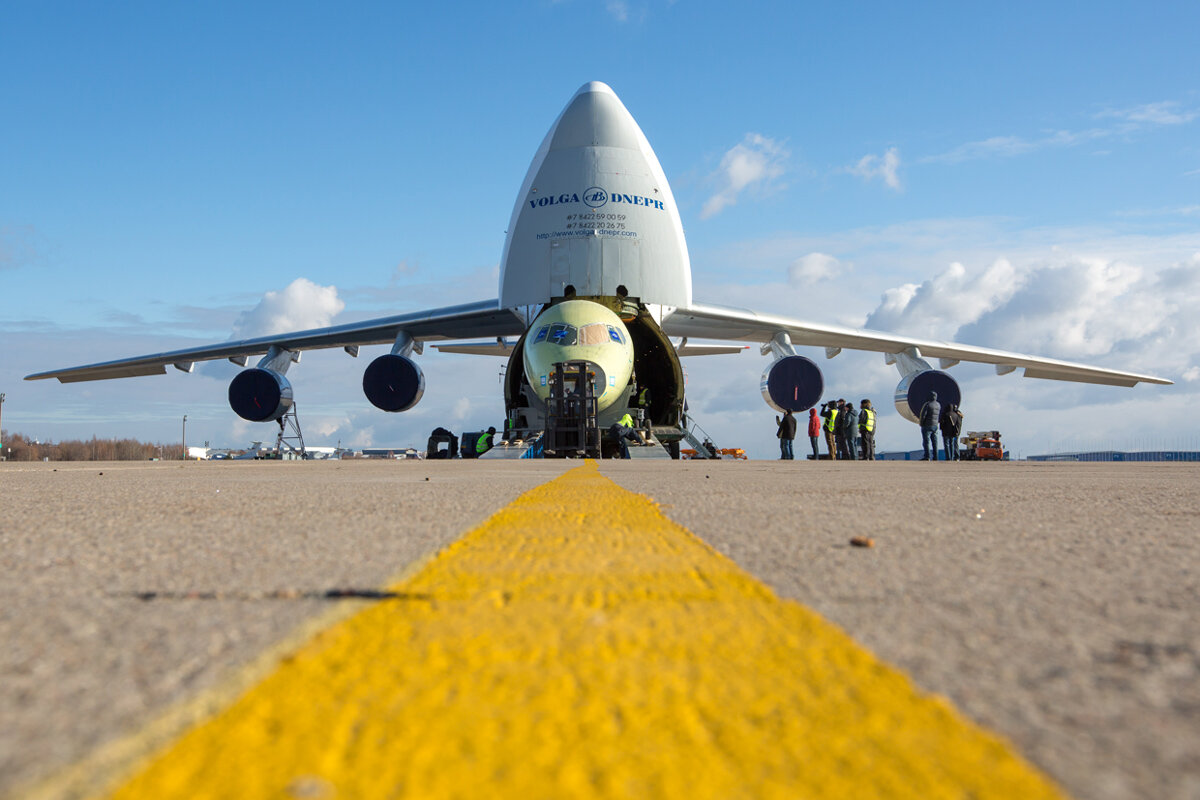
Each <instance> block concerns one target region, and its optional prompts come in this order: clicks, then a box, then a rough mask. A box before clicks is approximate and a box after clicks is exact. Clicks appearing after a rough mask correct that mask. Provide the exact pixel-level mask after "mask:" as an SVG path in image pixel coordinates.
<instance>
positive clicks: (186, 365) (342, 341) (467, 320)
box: [25, 300, 525, 383]
mask: <svg viewBox="0 0 1200 800" xmlns="http://www.w3.org/2000/svg"><path fill="white" fill-rule="evenodd" d="M524 330H525V323H524V322H523V321H522V319H521V317H519V316H518V315H517V314H516V313H515V312H513V311H510V310H508V309H503V308H500V303H499V301H498V300H486V301H483V302H479V303H468V304H465V305H460V306H447V307H445V308H435V309H432V310H430V311H418V312H416V313H412V314H400V315H397V316H393V317H383V318H380V319H371V320H364V321H362V322H351V323H348V324H346V325H334V326H331V327H328V328H313V329H311V330H306V331H296V332H294V333H278V334H273V335H271V336H259V337H256V338H254V339H241V340H236V341H228V342H219V343H217V344H211V345H203V346H200V347H189V348H185V349H183V350H172V351H170V352H166V353H153V354H151V355H145V356H135V357H133V358H122V359H118V360H116V361H104V362H101V363H99V364H87V365H85V366H81V367H68V368H66V369H56V370H50V371H48V372H38V373H35V374H33V375H27V376H26V377H25V380H27V381H36V380H42V379H45V378H58V380H59V381H60V382H62V383H74V382H76V381H99V380H107V379H109V378H131V377H134V376H138V375H162V374H164V373H165V372H166V371H167V366H169V365H170V366H174V367H175V368H176V369H180V370H183V371H184V372H191V370H192V366H193V364H194V363H195V362H197V361H213V360H216V359H221V358H228V359H230V360H233V361H236V362H237V363H241V364H245V362H246V359H247V358H248V357H249V356H254V355H262V354H264V353H266V352H267V351H268V350H270V349H271V348H272V347H278V348H280V349H283V350H287V351H290V352H294V353H298V352H301V351H304V350H320V349H323V348H330V347H344V348H346V349H347V351H348V352H351V353H352V354H355V355H357V352H358V350H357V349H358V347H360V346H361V345H371V344H391V343H392V342H394V341H395V340H396V337H397V335H399V334H400V333H402V332H403V333H407V334H408V335H409V336H411V337H412V338H413V340H414V341H417V342H422V341H426V340H431V339H461V338H468V337H477V336H491V337H501V336H519V335H520V334H521V333H522V332H524Z"/></svg>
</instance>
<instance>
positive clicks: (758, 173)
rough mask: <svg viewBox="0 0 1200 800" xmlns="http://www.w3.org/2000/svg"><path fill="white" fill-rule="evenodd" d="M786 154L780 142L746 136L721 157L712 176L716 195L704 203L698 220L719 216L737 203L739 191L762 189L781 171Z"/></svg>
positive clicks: (761, 137) (762, 137) (755, 136)
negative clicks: (716, 187)
mask: <svg viewBox="0 0 1200 800" xmlns="http://www.w3.org/2000/svg"><path fill="white" fill-rule="evenodd" d="M788 155H789V153H788V151H787V149H786V148H784V146H783V144H782V143H781V142H777V141H775V140H774V139H769V138H767V137H766V136H762V135H760V134H757V133H748V134H746V138H745V139H743V140H742V141H741V142H740V143H739V144H736V145H734V146H733V147H732V148H730V149H729V151H728V152H726V153H725V155H724V156H723V157H722V158H721V166H720V167H719V168H718V169H717V171H716V172H715V173H714V174H713V176H712V177H713V179H714V181H715V182H716V184H717V186H718V187H719V188H718V189H717V192H716V193H715V194H714V195H713V196H712V197H710V198H708V201H707V202H705V204H704V208H702V209H701V211H700V218H701V219H708V218H710V217H713V216H715V215H717V214H719V213H720V212H721V211H722V210H724V209H725V208H726V207H727V206H732V205H734V204H736V203H737V201H738V197H739V196H741V194H742V192H745V191H748V190H755V189H757V190H760V191H761V190H764V189H766V188H768V187H769V186H770V185H771V182H772V181H774V180H776V179H778V178H779V177H780V176H781V175H783V173H784V171H785V165H786V163H787V159H788Z"/></svg>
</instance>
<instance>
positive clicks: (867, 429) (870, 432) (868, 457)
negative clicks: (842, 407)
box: [858, 397, 875, 461]
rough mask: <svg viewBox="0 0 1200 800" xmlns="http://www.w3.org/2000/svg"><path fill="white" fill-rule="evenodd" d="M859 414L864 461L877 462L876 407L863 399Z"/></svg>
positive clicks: (859, 434)
mask: <svg viewBox="0 0 1200 800" xmlns="http://www.w3.org/2000/svg"><path fill="white" fill-rule="evenodd" d="M859 408H860V409H861V410H860V411H859V412H858V438H859V441H860V442H861V443H862V457H863V461H874V460H875V407H874V406H872V405H871V401H870V400H868V399H866V398H865V397H864V398H863V401H862V403H861V405H860V406H859Z"/></svg>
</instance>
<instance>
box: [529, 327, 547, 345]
mask: <svg viewBox="0 0 1200 800" xmlns="http://www.w3.org/2000/svg"><path fill="white" fill-rule="evenodd" d="M549 332H550V326H549V325H543V326H542V327H541V328H540V329H539V330H538V332H537V336H535V337H534V339H533V343H534V344H537V343H538V342H544V341H546V334H547V333H549Z"/></svg>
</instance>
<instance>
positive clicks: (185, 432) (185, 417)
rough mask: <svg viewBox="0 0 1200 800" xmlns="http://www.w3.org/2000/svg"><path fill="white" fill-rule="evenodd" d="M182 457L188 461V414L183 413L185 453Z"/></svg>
mask: <svg viewBox="0 0 1200 800" xmlns="http://www.w3.org/2000/svg"><path fill="white" fill-rule="evenodd" d="M180 458H181V459H182V460H183V461H187V414H184V415H183V455H182V456H180Z"/></svg>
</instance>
